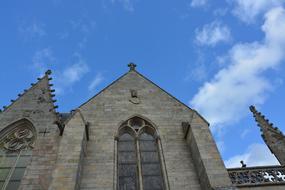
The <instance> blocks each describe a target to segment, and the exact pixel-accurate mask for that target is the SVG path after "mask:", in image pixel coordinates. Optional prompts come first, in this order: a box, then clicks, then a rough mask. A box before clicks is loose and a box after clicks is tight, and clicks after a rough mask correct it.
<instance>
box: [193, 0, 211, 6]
mask: <svg viewBox="0 0 285 190" xmlns="http://www.w3.org/2000/svg"><path fill="white" fill-rule="evenodd" d="M207 2H208V0H192V1H191V4H190V5H191V7H202V6H205V5H206V4H207Z"/></svg>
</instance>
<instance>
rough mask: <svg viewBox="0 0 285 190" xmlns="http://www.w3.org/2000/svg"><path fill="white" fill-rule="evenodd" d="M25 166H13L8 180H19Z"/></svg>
mask: <svg viewBox="0 0 285 190" xmlns="http://www.w3.org/2000/svg"><path fill="white" fill-rule="evenodd" d="M25 170H26V168H25V167H24V168H15V170H14V172H13V174H12V176H11V179H10V180H21V179H22V177H23V175H24V172H25Z"/></svg>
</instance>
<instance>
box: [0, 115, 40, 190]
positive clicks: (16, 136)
mask: <svg viewBox="0 0 285 190" xmlns="http://www.w3.org/2000/svg"><path fill="white" fill-rule="evenodd" d="M35 134H36V133H35V129H34V127H33V125H32V123H31V122H29V121H28V120H26V119H22V120H20V121H17V122H15V123H13V124H11V125H9V126H8V127H6V128H4V129H3V130H1V131H0V189H1V190H2V189H5V190H16V189H18V187H19V185H20V183H21V179H22V177H23V175H24V172H25V170H26V167H27V165H28V163H29V162H30V158H31V155H32V151H31V148H32V147H33V143H34V141H35V138H36V135H35Z"/></svg>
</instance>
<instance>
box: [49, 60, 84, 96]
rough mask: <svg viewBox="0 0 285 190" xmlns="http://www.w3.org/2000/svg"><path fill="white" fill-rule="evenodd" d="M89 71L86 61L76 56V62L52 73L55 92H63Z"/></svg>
mask: <svg viewBox="0 0 285 190" xmlns="http://www.w3.org/2000/svg"><path fill="white" fill-rule="evenodd" d="M88 72H89V67H88V65H87V64H86V62H85V61H84V60H83V59H82V58H81V57H80V56H78V60H77V62H75V63H74V64H72V65H70V66H69V67H67V68H66V69H64V70H63V71H62V72H56V73H55V75H54V81H55V90H56V93H57V94H63V93H64V91H65V90H68V89H70V88H71V87H72V85H74V83H76V82H78V81H79V80H80V79H81V78H82V77H83V76H84V75H85V74H86V73H88Z"/></svg>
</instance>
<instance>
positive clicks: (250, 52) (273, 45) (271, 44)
mask: <svg viewBox="0 0 285 190" xmlns="http://www.w3.org/2000/svg"><path fill="white" fill-rule="evenodd" d="M262 31H263V32H264V33H265V37H264V39H263V40H262V41H261V42H253V43H243V44H237V45H235V46H234V47H233V48H232V49H231V50H230V51H229V53H228V55H227V56H228V57H229V64H228V66H226V67H225V68H223V69H221V70H220V71H219V72H218V73H217V74H216V75H215V76H214V78H213V79H212V80H211V81H209V82H205V83H204V85H203V86H202V87H201V88H200V89H199V91H198V93H197V94H196V95H195V96H194V97H193V99H192V100H191V102H190V104H191V105H192V107H194V108H195V109H197V110H198V111H200V112H201V113H202V115H204V116H205V117H206V118H207V119H208V120H209V122H210V123H211V125H213V126H222V125H224V124H229V123H233V122H234V121H237V120H239V119H240V118H241V117H242V116H243V115H244V114H246V113H247V109H248V106H249V105H251V104H262V103H263V102H264V101H265V99H266V95H267V94H268V92H269V91H270V90H271V89H272V87H271V86H272V84H271V83H270V81H269V80H268V79H266V78H265V77H264V76H263V73H264V71H266V70H268V69H272V68H274V67H276V66H278V65H279V64H280V63H282V62H284V58H285V51H284V49H285V35H284V31H285V11H284V9H283V8H282V7H279V8H274V9H272V10H270V11H269V12H268V13H267V14H266V15H265V22H264V24H263V26H262Z"/></svg>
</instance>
